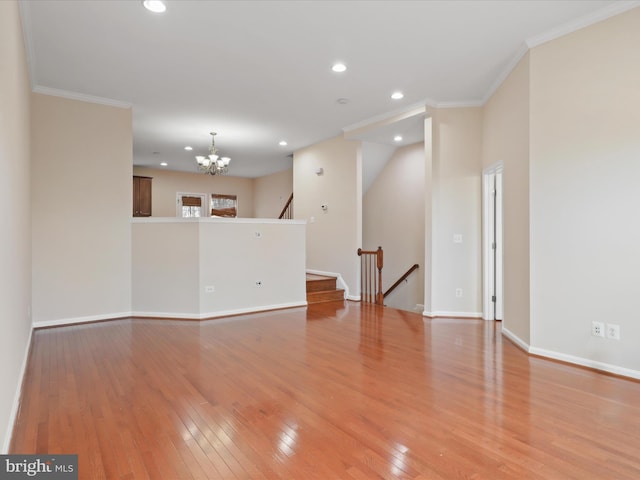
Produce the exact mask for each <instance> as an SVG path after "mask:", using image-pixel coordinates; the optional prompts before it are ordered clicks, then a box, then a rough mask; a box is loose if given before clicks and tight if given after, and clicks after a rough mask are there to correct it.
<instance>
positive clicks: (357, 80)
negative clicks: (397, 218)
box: [21, 0, 630, 177]
mask: <svg viewBox="0 0 640 480" xmlns="http://www.w3.org/2000/svg"><path fill="white" fill-rule="evenodd" d="M629 3H630V2H612V1H580V0H568V1H562V0H557V1H542V0H533V1H525V0H521V1H364V0H362V1H265V0H261V1H204V0H197V1H189V0H167V1H166V5H167V11H166V13H164V14H153V13H150V12H148V11H147V10H145V9H144V8H143V7H142V2H141V1H137V0H127V1H116V0H110V1H98V0H90V1H82V0H71V1H56V0H43V1H33V0H31V1H22V2H21V9H22V14H23V24H24V30H25V39H26V44H27V50H28V58H29V63H30V69H31V76H32V83H33V86H34V90H35V91H40V92H45V93H57V94H67V95H71V96H76V97H82V96H91V97H100V98H103V99H110V100H114V101H117V102H124V103H128V104H130V105H131V106H132V107H133V138H134V151H133V158H134V164H135V165H146V166H154V167H157V166H159V164H160V162H162V161H165V162H167V163H168V164H169V166H168V167H167V168H170V169H176V170H185V171H196V168H195V161H194V155H195V154H206V153H207V149H208V145H209V141H210V136H209V132H210V131H216V132H217V133H218V135H217V137H216V145H217V147H218V149H219V151H220V153H221V154H223V155H228V156H230V157H231V158H232V162H231V168H230V175H236V176H243V177H257V176H262V175H265V174H268V173H272V172H276V171H279V170H283V169H285V168H289V167H290V166H291V158H290V156H289V155H290V154H291V153H292V152H293V151H294V150H297V149H299V148H302V147H305V146H308V145H311V144H314V143H316V142H318V141H320V140H324V139H327V138H331V137H333V136H336V135H339V134H341V133H342V130H343V128H345V127H349V126H351V125H353V124H360V123H362V122H364V121H366V120H367V119H370V118H374V117H379V116H381V115H384V114H386V113H389V112H394V111H401V110H402V109H403V108H408V107H409V106H412V105H417V104H420V103H423V104H424V103H425V102H427V103H429V104H431V105H452V104H455V105H458V104H460V105H462V104H466V105H469V104H474V105H479V104H481V103H482V102H483V101H484V100H485V99H486V97H487V95H489V94H490V93H491V92H492V90H493V88H494V87H495V86H496V84H497V82H499V81H500V80H501V79H502V77H503V75H504V74H505V73H506V72H507V71H508V69H509V68H510V66H511V65H512V63H513V61H514V59H516V58H517V57H518V55H519V54H521V53H522V51H523V50H522V49H523V48H524V45H525V42H526V41H527V40H529V45H530V44H531V39H538V42H539V41H541V40H542V39H544V38H546V37H545V36H546V35H550V34H553V32H559V31H562V29H564V28H566V27H567V26H568V25H574V26H576V25H580V24H581V23H584V24H587V23H589V19H593V18H594V17H599V16H602V15H603V12H605V11H607V9H609V10H611V9H612V8H613V9H615V8H617V9H620V8H621V6H622V5H625V4H629ZM336 61H342V62H344V63H345V64H346V65H347V66H348V70H347V71H346V72H345V73H342V74H336V73H334V72H332V71H331V65H332V64H333V63H334V62H336ZM395 90H401V91H403V92H404V94H405V97H404V99H402V100H399V101H396V100H391V98H390V95H391V93H392V92H393V91H395ZM65 92H66V93H65ZM338 98H346V99H348V100H349V102H348V103H347V104H346V105H341V104H338V103H337V102H336V100H337V99H338ZM410 126H413V127H415V125H410ZM384 135H390V132H388V131H384V132H383V133H381V136H380V137H379V138H377V139H375V138H367V141H379V142H381V143H385V142H388V140H389V139H387V138H386V137H384ZM280 140H286V141H287V142H288V146H286V147H281V146H279V145H278V142H279V141H280ZM186 145H190V146H192V147H193V148H194V151H193V152H187V151H185V150H184V147H185V146H186ZM154 152H158V153H155V154H154Z"/></svg>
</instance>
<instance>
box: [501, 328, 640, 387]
mask: <svg viewBox="0 0 640 480" xmlns="http://www.w3.org/2000/svg"><path fill="white" fill-rule="evenodd" d="M502 334H503V335H504V336H505V337H507V338H508V339H509V340H511V341H512V342H513V343H515V344H516V345H517V346H518V347H520V348H521V349H522V350H524V351H525V352H526V353H529V354H531V355H538V356H540V357H544V358H550V359H553V360H560V361H561V362H566V363H571V364H574V365H580V366H582V367H588V368H593V369H594V370H600V371H603V372H608V373H613V374H615V375H620V376H623V377H630V378H636V379H640V371H638V370H633V369H631V368H626V367H620V366H618V365H612V364H610V363H605V362H600V361H598V360H591V359H589V358H584V357H576V356H575V355H569V354H566V353H560V352H554V351H553V350H546V349H544V348H538V347H532V346H531V345H529V344H528V343H527V342H525V341H524V340H522V339H521V338H520V337H518V336H517V335H516V334H514V333H513V332H511V331H510V330H508V329H506V328H504V327H502Z"/></svg>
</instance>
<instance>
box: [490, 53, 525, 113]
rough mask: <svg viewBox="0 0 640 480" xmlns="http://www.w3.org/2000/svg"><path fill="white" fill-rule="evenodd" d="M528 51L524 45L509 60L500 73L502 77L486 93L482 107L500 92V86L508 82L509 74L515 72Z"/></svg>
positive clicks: (499, 76)
mask: <svg viewBox="0 0 640 480" xmlns="http://www.w3.org/2000/svg"><path fill="white" fill-rule="evenodd" d="M528 51H529V48H528V47H527V44H526V43H522V44H521V45H520V47H519V48H518V50H517V51H516V53H515V55H514V56H513V57H512V58H511V60H509V63H508V64H507V66H506V67H505V68H504V70H503V71H502V72H501V73H500V75H498V77H497V78H496V79H495V80H494V81H493V83H492V84H491V86H490V87H489V89H488V90H487V93H485V94H484V96H483V97H482V100H481V101H480V104H481V105H484V104H485V103H487V102H488V101H489V99H490V98H491V96H492V95H493V94H494V93H496V90H498V88H499V87H500V85H502V82H504V81H505V80H506V78H507V77H508V76H509V74H510V73H511V72H512V71H513V69H514V68H516V65H518V63H520V60H522V57H524V56H525V54H526V53H527V52H528Z"/></svg>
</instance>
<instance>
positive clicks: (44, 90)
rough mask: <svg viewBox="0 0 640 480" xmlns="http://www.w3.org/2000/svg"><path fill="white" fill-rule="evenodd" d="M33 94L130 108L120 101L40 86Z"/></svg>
mask: <svg viewBox="0 0 640 480" xmlns="http://www.w3.org/2000/svg"><path fill="white" fill-rule="evenodd" d="M33 93H41V94H43V95H51V96H53V97H62V98H69V99H71V100H79V101H81V102H89V103H97V104H100V105H107V106H109V107H117V108H131V107H132V105H131V104H130V103H128V102H122V101H120V100H113V99H111V98H104V97H96V96H94V95H86V94H84V93H77V92H70V91H68V90H60V89H58V88H50V87H43V86H42V85H36V86H34V87H33Z"/></svg>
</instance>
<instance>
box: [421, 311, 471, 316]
mask: <svg viewBox="0 0 640 480" xmlns="http://www.w3.org/2000/svg"><path fill="white" fill-rule="evenodd" d="M422 316H423V317H431V318H436V317H454V318H482V312H427V311H426V310H425V311H424V312H422Z"/></svg>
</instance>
